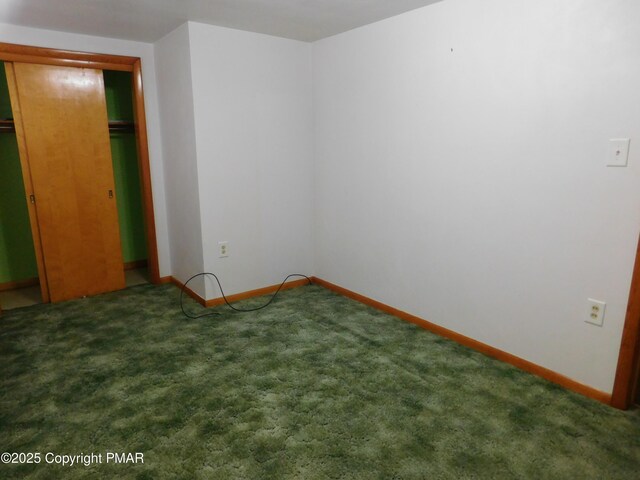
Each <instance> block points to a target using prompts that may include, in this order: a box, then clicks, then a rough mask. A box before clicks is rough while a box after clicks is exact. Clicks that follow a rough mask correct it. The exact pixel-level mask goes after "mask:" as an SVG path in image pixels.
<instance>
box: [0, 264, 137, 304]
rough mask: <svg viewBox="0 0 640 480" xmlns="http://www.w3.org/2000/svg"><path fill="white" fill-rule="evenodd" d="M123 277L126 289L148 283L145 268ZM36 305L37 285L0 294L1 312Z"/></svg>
mask: <svg viewBox="0 0 640 480" xmlns="http://www.w3.org/2000/svg"><path fill="white" fill-rule="evenodd" d="M124 275H125V282H126V285H127V287H132V286H134V285H140V284H141V283H149V277H148V275H147V269H146V268H139V269H135V270H125V272H124ZM38 303H42V298H41V297H40V287H39V286H38V285H35V286H32V287H25V288H17V289H15V290H7V291H4V292H0V305H2V310H11V309H12V308H20V307H28V306H31V305H36V304H38Z"/></svg>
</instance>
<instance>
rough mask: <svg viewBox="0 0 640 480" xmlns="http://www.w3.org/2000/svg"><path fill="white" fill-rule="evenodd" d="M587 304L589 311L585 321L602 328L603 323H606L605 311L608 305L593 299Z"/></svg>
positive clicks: (589, 299)
mask: <svg viewBox="0 0 640 480" xmlns="http://www.w3.org/2000/svg"><path fill="white" fill-rule="evenodd" d="M587 304H588V309H587V313H586V317H585V319H584V321H585V322H587V323H590V324H592V325H597V326H598V327H601V326H602V322H604V309H605V307H606V306H607V304H606V303H605V302H602V301H600V300H594V299H593V298H588V299H587Z"/></svg>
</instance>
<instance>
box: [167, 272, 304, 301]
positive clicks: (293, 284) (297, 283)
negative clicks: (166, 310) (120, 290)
mask: <svg viewBox="0 0 640 480" xmlns="http://www.w3.org/2000/svg"><path fill="white" fill-rule="evenodd" d="M167 278H169V282H171V283H173V284H174V285H176V286H177V287H178V288H180V289H182V288H183V287H184V284H183V283H182V282H181V281H180V280H178V279H177V278H175V277H163V278H162V279H161V283H167V281H166V280H165V279H167ZM308 284H309V281H308V280H307V279H305V278H303V279H301V280H292V281H290V282H287V283H285V284H284V285H282V288H281V289H280V291H282V290H289V289H291V288H297V287H304V286H305V285H308ZM280 285H281V284H280V283H278V284H277V285H270V286H268V287H263V288H257V289H255V290H248V291H246V292H241V293H235V294H233V295H227V300H228V301H229V303H233V302H238V301H240V300H246V299H248V298H253V297H260V296H262V295H267V294H269V293H273V292H275V291H276V290H278V287H279V286H280ZM184 291H185V293H186V294H187V295H189V296H190V297H191V298H193V299H194V300H195V301H196V302H198V303H199V304H200V305H202V306H203V307H207V308H208V307H217V306H219V305H223V304H224V303H225V301H224V298H222V297H219V298H212V299H210V300H205V299H204V298H202V297H201V296H200V295H199V294H197V293H196V292H194V291H193V290H191V289H190V288H189V287H187V288H185V290H184Z"/></svg>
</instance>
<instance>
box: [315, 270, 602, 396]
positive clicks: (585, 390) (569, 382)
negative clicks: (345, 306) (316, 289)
mask: <svg viewBox="0 0 640 480" xmlns="http://www.w3.org/2000/svg"><path fill="white" fill-rule="evenodd" d="M311 280H312V281H313V283H314V284H316V285H320V286H322V287H325V288H327V289H329V290H332V291H334V292H336V293H339V294H340V295H343V296H345V297H348V298H351V299H353V300H356V301H358V302H360V303H364V304H365V305H368V306H370V307H373V308H375V309H377V310H381V311H383V312H385V313H389V314H391V315H393V316H395V317H398V318H400V319H401V320H404V321H406V322H410V323H413V324H415V325H417V326H419V327H421V328H424V329H425V330H428V331H430V332H432V333H435V334H436V335H440V336H441V337H445V338H448V339H450V340H453V341H454V342H457V343H459V344H461V345H464V346H465V347H469V348H472V349H474V350H476V351H478V352H480V353H483V354H485V355H487V356H489V357H493V358H495V359H497V360H501V361H503V362H506V363H509V364H511V365H513V366H515V367H517V368H519V369H521V370H524V371H525V372H529V373H532V374H533V375H537V376H538V377H542V378H544V379H546V380H549V381H550V382H553V383H555V384H558V385H560V386H562V387H564V388H566V389H568V390H572V391H574V392H577V393H579V394H581V395H584V396H586V397H589V398H593V399H594V400H597V401H599V402H602V403H605V404H607V405H610V404H611V394H609V393H606V392H603V391H600V390H597V389H595V388H593V387H590V386H588V385H584V384H582V383H580V382H577V381H575V380H573V379H571V378H569V377H565V376H564V375H561V374H559V373H557V372H554V371H553V370H549V369H548V368H545V367H542V366H540V365H537V364H535V363H532V362H530V361H528V360H525V359H523V358H520V357H516V356H515V355H512V354H510V353H507V352H505V351H503V350H499V349H497V348H495V347H492V346H491V345H487V344H486V343H482V342H479V341H477V340H474V339H473V338H470V337H466V336H464V335H461V334H459V333H457V332H454V331H453V330H449V329H447V328H444V327H441V326H440V325H436V324H435V323H431V322H429V321H427V320H424V319H422V318H420V317H416V316H415V315H411V314H410V313H407V312H403V311H402V310H398V309H397V308H393V307H391V306H389V305H385V304H384V303H381V302H378V301H377V300H373V299H371V298H368V297H365V296H364V295H360V294H359V293H356V292H352V291H351V290H347V289H346V288H343V287H340V286H338V285H334V284H333V283H330V282H327V281H326V280H322V279H321V278H317V277H312V278H311Z"/></svg>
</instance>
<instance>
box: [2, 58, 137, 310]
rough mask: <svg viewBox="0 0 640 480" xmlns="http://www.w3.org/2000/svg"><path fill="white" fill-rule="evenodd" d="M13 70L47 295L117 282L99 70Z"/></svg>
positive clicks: (64, 296)
mask: <svg viewBox="0 0 640 480" xmlns="http://www.w3.org/2000/svg"><path fill="white" fill-rule="evenodd" d="M14 72H15V85H16V90H17V96H18V99H17V100H18V102H19V111H20V115H19V116H20V118H16V129H19V128H21V129H22V130H23V135H24V137H25V140H26V150H27V151H26V156H27V161H28V165H29V170H30V173H31V181H32V186H33V192H34V194H35V199H34V200H35V205H36V212H37V217H38V218H37V222H38V225H39V230H40V240H41V244H42V253H43V258H44V266H45V269H46V277H47V283H48V286H49V293H50V296H51V301H52V302H57V301H62V300H68V299H71V298H78V297H82V296H85V295H93V294H97V293H101V292H107V291H111V290H118V289H121V288H124V286H125V280H124V269H123V261H122V252H121V246H120V231H119V226H118V212H117V209H116V199H115V187H114V178H113V166H112V160H111V148H110V144H109V130H108V119H107V109H106V103H105V93H104V81H103V76H102V71H101V70H94V69H87V68H76V67H60V66H50V65H36V64H24V63H14ZM14 100H15V99H14ZM16 117H18V115H16Z"/></svg>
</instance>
